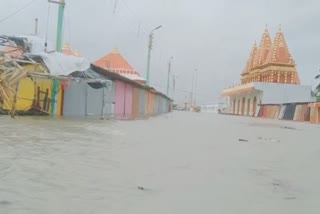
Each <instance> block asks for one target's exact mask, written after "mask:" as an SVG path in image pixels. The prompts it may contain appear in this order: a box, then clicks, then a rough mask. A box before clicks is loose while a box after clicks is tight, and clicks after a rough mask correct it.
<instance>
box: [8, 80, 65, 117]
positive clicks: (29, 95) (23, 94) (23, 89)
mask: <svg viewBox="0 0 320 214" xmlns="http://www.w3.org/2000/svg"><path fill="white" fill-rule="evenodd" d="M52 81H53V80H52V79H49V78H44V77H26V78H23V79H21V80H20V82H19V87H18V94H17V104H16V111H28V110H30V109H31V108H32V106H33V103H34V102H36V101H37V96H38V88H39V90H40V91H41V93H40V94H39V99H38V100H39V102H38V107H39V110H41V111H43V112H47V113H49V114H50V113H51V104H52V101H51V95H52ZM47 89H48V98H50V102H47V103H46V104H45V102H44V99H45V92H46V90H47ZM62 97H63V90H62V86H61V84H59V86H58V91H57V96H56V102H57V105H56V114H55V115H58V116H60V115H61V106H62V102H63V100H62ZM12 103H13V97H11V99H10V100H9V101H5V102H4V105H3V109H5V110H11V109H12Z"/></svg>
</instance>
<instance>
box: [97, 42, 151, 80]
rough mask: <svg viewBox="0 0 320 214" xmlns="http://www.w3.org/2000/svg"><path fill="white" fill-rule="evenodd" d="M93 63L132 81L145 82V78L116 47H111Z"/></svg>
mask: <svg viewBox="0 0 320 214" xmlns="http://www.w3.org/2000/svg"><path fill="white" fill-rule="evenodd" d="M94 64H95V65H96V66H98V67H101V68H104V69H106V70H108V71H111V72H114V73H117V74H121V75H122V76H125V77H127V78H128V79H131V80H133V81H136V82H139V83H141V84H145V79H144V78H142V77H141V76H140V74H139V73H138V71H136V70H135V69H134V68H133V67H132V66H131V65H130V64H129V63H128V62H127V60H126V59H125V58H124V57H123V56H122V55H121V54H120V53H119V51H118V49H116V48H115V49H113V51H112V52H111V53H109V54H107V55H105V56H103V57H101V58H100V59H98V60H97V61H95V62H94Z"/></svg>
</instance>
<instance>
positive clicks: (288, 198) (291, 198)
mask: <svg viewBox="0 0 320 214" xmlns="http://www.w3.org/2000/svg"><path fill="white" fill-rule="evenodd" d="M284 199H286V200H295V199H297V198H296V197H293V196H292V197H285V198H284Z"/></svg>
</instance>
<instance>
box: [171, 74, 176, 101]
mask: <svg viewBox="0 0 320 214" xmlns="http://www.w3.org/2000/svg"><path fill="white" fill-rule="evenodd" d="M176 79H177V76H176V75H173V77H172V99H173V101H174V97H175V90H176Z"/></svg>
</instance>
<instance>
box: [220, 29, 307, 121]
mask: <svg viewBox="0 0 320 214" xmlns="http://www.w3.org/2000/svg"><path fill="white" fill-rule="evenodd" d="M223 95H224V96H226V97H228V98H229V106H230V110H229V111H230V113H232V114H238V115H253V114H254V113H255V112H256V111H257V107H258V105H259V104H284V103H298V102H309V101H311V100H312V99H311V86H301V85H300V79H299V75H298V72H297V70H296V65H295V62H294V60H293V58H292V56H291V54H290V52H289V50H288V47H287V44H286V41H285V38H284V35H283V32H282V30H281V29H279V31H278V32H277V34H276V36H275V38H274V40H273V42H272V40H271V37H270V34H269V31H268V29H267V28H266V29H265V31H264V33H263V35H262V39H261V42H260V44H259V46H257V45H256V43H255V44H254V45H253V48H252V50H251V52H250V55H249V58H248V60H247V63H246V66H245V68H244V70H243V72H242V74H241V83H240V84H239V85H237V86H233V87H230V88H227V89H225V90H223Z"/></svg>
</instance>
